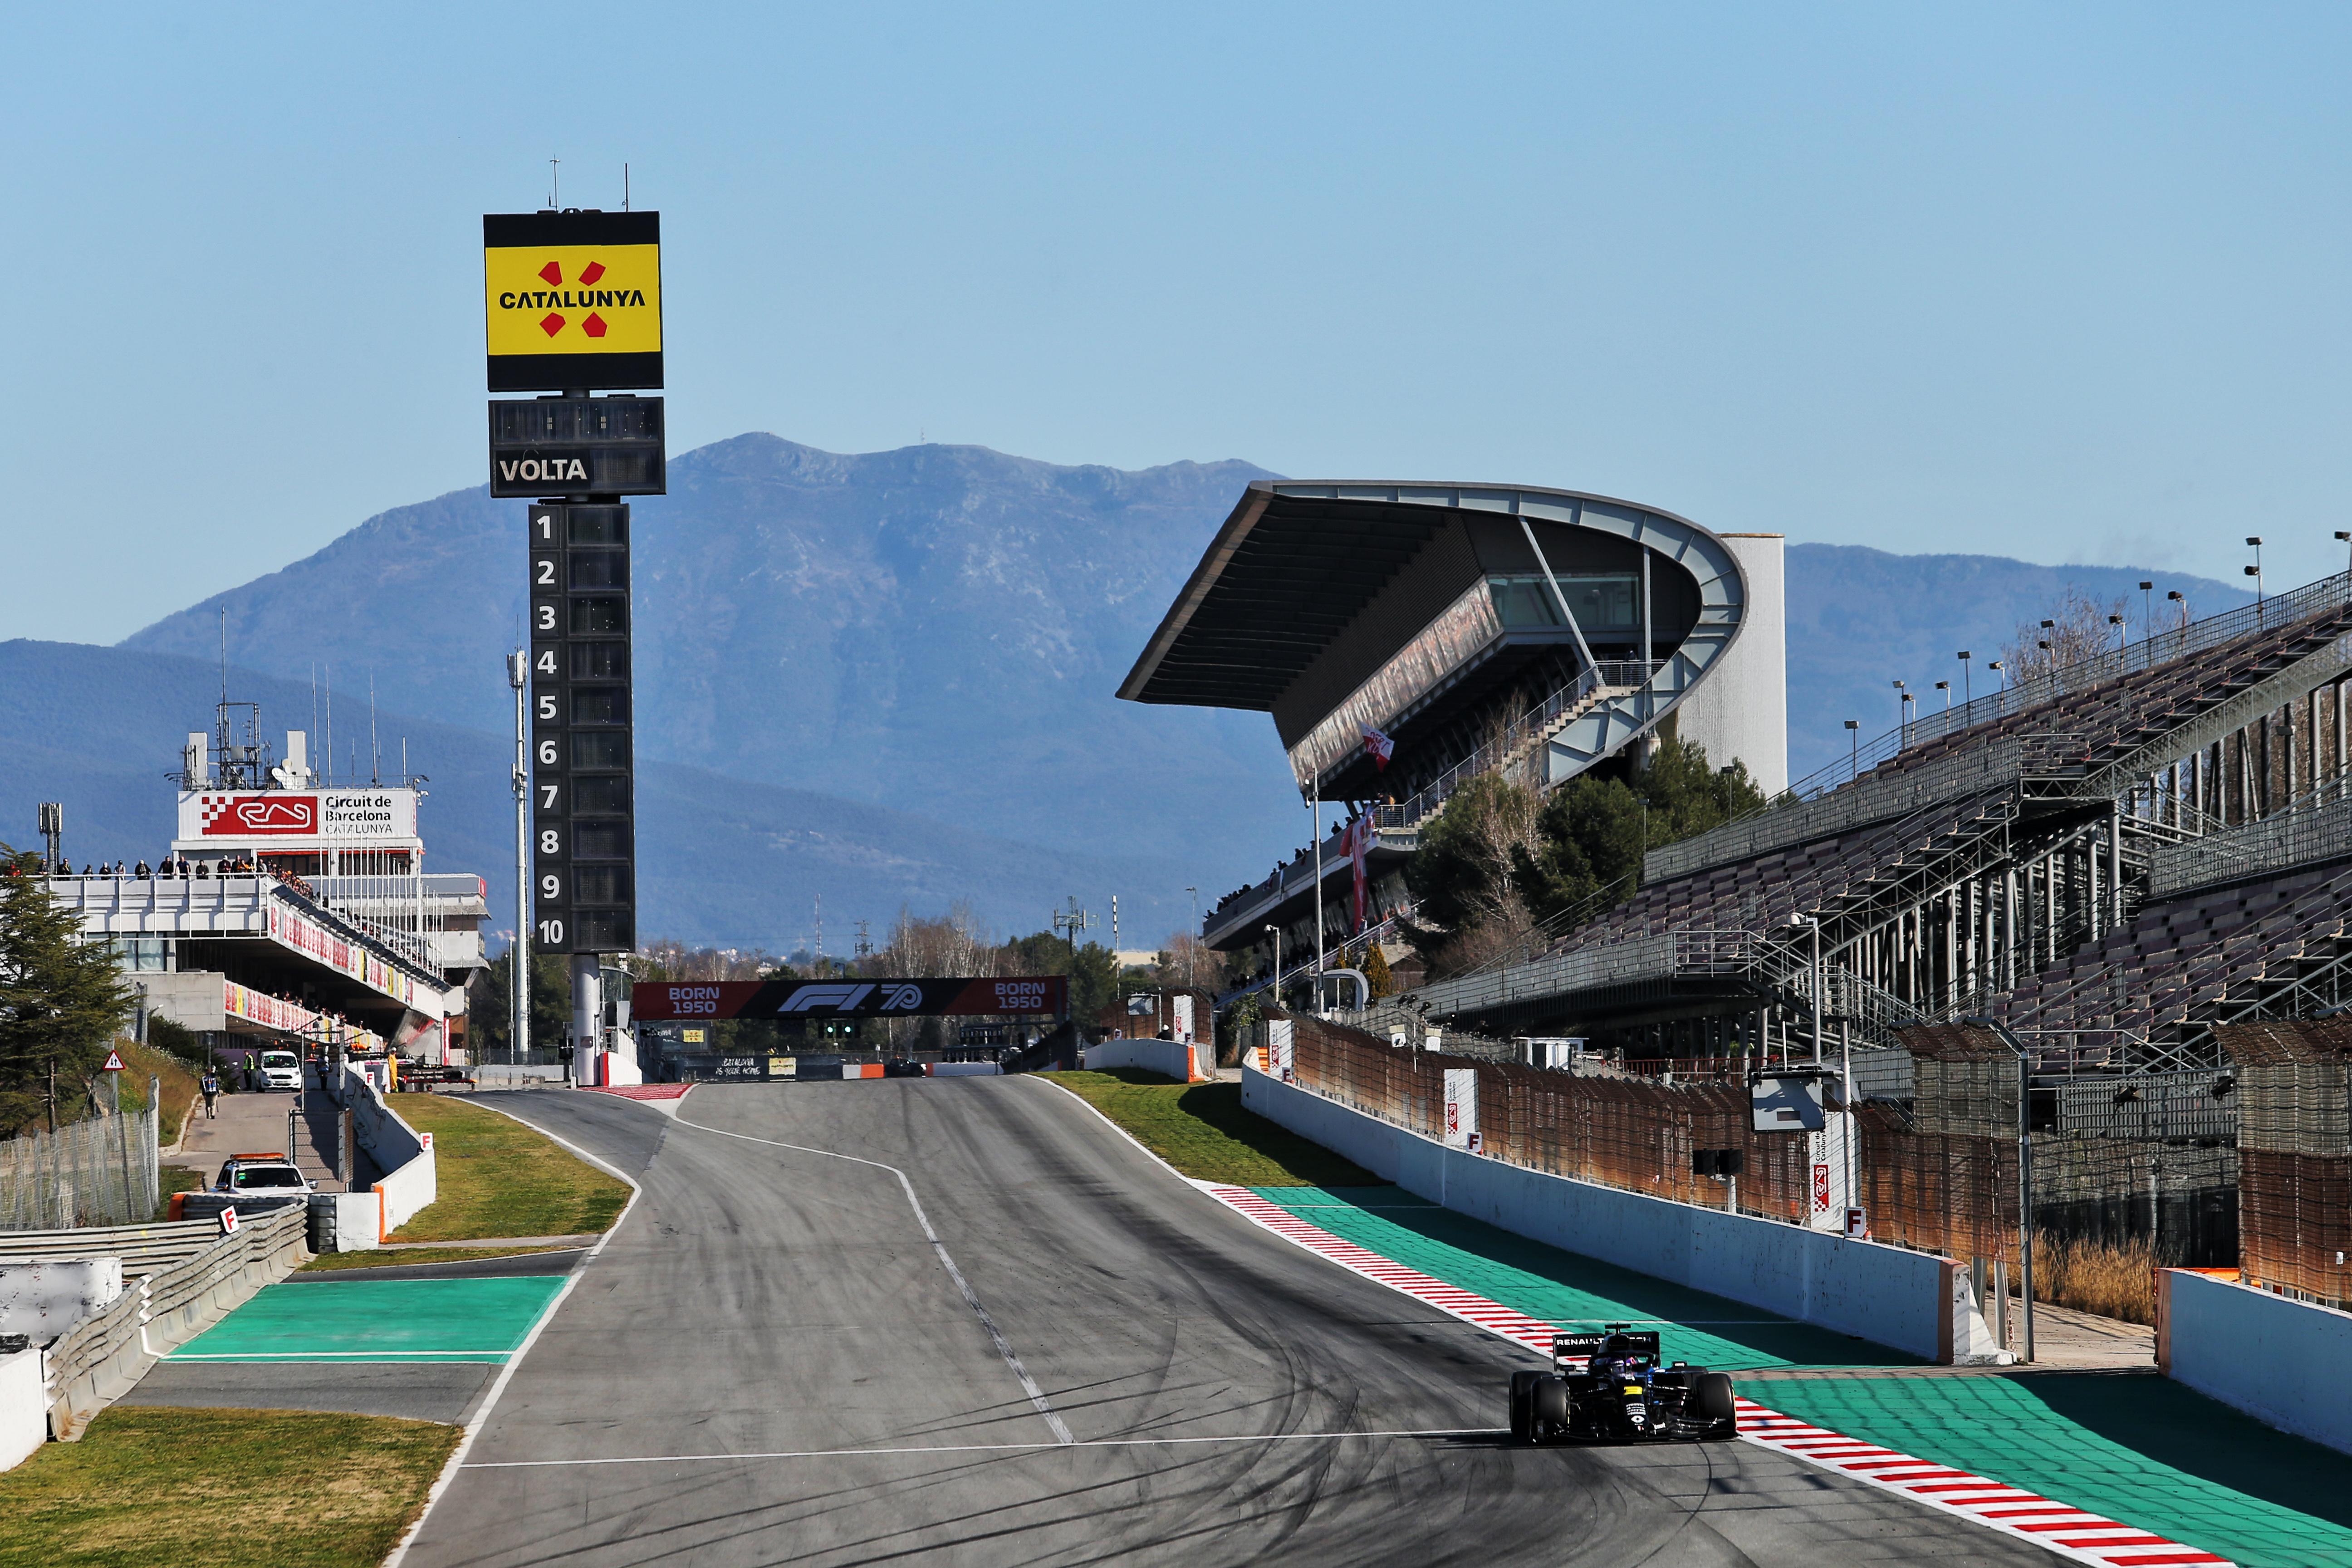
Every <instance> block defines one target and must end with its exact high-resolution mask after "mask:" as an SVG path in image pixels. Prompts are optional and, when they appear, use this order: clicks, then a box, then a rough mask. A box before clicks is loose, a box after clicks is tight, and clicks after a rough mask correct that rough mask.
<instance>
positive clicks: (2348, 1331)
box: [2156, 1268, 2352, 1453]
mask: <svg viewBox="0 0 2352 1568" xmlns="http://www.w3.org/2000/svg"><path fill="white" fill-rule="evenodd" d="M2156 1280H2157V1289H2156V1361H2157V1365H2158V1367H2159V1368H2161V1369H2162V1371H2163V1373H2164V1374H2165V1375H2166V1376H2167V1377H2169V1378H2171V1379H2173V1380H2174V1381H2176V1382H2179V1383H2182V1384H2187V1385H2188V1386H2189V1387H2190V1388H2193V1389H2195V1390H2196V1391H2197V1392H2198V1393H2200V1394H2204V1395H2205V1396H2206V1397H2207V1398H2209V1399H2218V1400H2220V1401H2221V1403H2222V1404H2224V1405H2230V1406H2231V1407H2232V1408H2233V1409H2238V1410H2242V1411H2244V1412H2245V1413H2246V1414H2247V1415H2251V1416H2252V1417H2254V1419H2256V1420H2257V1421H2263V1422H2267V1423H2268V1424H2270V1425H2271V1426H2275V1427H2277V1428H2278V1429H2279V1430H2280V1431H2282V1432H2292V1433H2294V1435H2295V1436H2298V1437H2308V1438H2310V1439H2311V1440H2312V1441H2313V1442H2315V1443H2325V1444H2326V1445H2327V1446H2328V1447H2331V1448H2336V1449H2340V1450H2342V1451H2344V1452H2345V1453H2352V1402H2347V1400H2346V1399H2345V1397H2344V1391H2345V1389H2346V1388H2347V1387H2352V1313H2347V1312H2339V1311H2336V1310H2334V1309H2332V1308H2328V1307H2315V1306H2313V1305H2311V1304H2310V1303H2309V1302H2305V1301H2296V1300H2289V1299H2288V1298H2286V1297H2284V1296H2278V1295H2273V1294H2272V1293H2271V1292H2270V1291H2268V1290H2259V1289H2254V1288H2253V1287H2252V1286H2249V1285H2237V1284H2232V1283H2231V1282H2230V1281H2229V1280H2226V1279H2213V1278H2211V1277H2210V1276H2208V1275H2204V1274H2200V1273H2198V1272H2197V1271H2196V1270H2194V1269H2189V1268H2161V1269H2158V1271H2157V1276H2156Z"/></svg>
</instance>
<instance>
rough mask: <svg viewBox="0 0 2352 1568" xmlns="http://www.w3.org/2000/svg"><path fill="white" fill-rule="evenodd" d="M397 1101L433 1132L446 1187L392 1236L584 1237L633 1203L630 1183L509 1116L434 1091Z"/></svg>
mask: <svg viewBox="0 0 2352 1568" xmlns="http://www.w3.org/2000/svg"><path fill="white" fill-rule="evenodd" d="M393 1106H394V1109H395V1110H398V1111H399V1112H400V1114H401V1115H402V1117H404V1119H405V1120H406V1121H408V1123H409V1124H410V1125H411V1126H413V1127H415V1128H416V1129H417V1130H419V1131H425V1132H430V1133H432V1134H433V1154H434V1175H435V1179H436V1182H438V1184H439V1187H440V1195H439V1196H437V1197H436V1198H435V1199H434V1201H433V1204H432V1205H431V1206H430V1207H428V1208H426V1209H425V1211H424V1212H423V1213H422V1214H419V1215H417V1216H416V1217H415V1219H412V1220H410V1221H409V1222H408V1223H407V1224H406V1225H404V1226H402V1227H401V1228H400V1229H399V1230H398V1231H397V1232H395V1233H394V1236H393V1237H392V1239H393V1240H394V1241H470V1240H473V1239H474V1238H476V1237H500V1236H582V1235H585V1234H587V1233H589V1232H591V1231H602V1230H604V1229H605V1228H607V1227H608V1226H611V1225H612V1223H613V1220H614V1216H616V1215H619V1214H620V1212H621V1208H622V1205H625V1204H626V1203H627V1202H628V1201H629V1189H628V1186H627V1185H626V1184H625V1183H622V1182H619V1181H616V1180H614V1178H613V1177H611V1176H608V1175H606V1174H605V1173H604V1172H602V1171H600V1170H598V1169H597V1168H596V1167H595V1166H593V1165H591V1164H589V1163H587V1162H585V1161H583V1160H579V1159H575V1158H574V1157H572V1155H571V1154H569V1153H567V1152H564V1151H563V1150H562V1148H561V1147H559V1146H558V1145H557V1144H555V1143H554V1142H551V1140H549V1139H548V1138H546V1137H545V1136H543V1135H542V1134H541V1133H539V1132H536V1131H532V1130H531V1129H530V1128H528V1127H526V1126H524V1125H523V1124H522V1123H521V1122H520V1121H515V1120H514V1119H513V1118H511V1117H507V1116H501V1115H499V1113H498V1112H497V1111H495V1110H483V1109H482V1108H481V1107H480V1106H478V1105H467V1103H466V1102H465V1101H463V1100H453V1099H446V1098H444V1097H442V1096H440V1095H432V1094H403V1095H398V1096H395V1097H394V1100H393ZM418 1261H420V1262H421V1261H423V1259H418Z"/></svg>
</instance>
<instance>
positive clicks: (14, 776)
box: [0, 639, 1188, 951]
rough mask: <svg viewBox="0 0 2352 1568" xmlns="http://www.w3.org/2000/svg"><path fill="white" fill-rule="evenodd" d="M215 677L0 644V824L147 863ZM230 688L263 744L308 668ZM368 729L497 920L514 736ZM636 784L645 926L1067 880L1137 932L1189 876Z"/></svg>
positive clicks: (843, 925)
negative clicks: (47, 807)
mask: <svg viewBox="0 0 2352 1568" xmlns="http://www.w3.org/2000/svg"><path fill="white" fill-rule="evenodd" d="M219 681H220V671H219V668H218V666H217V665H216V664H210V663H206V662H205V661H202V660H196V659H185V658H173V657H171V656H167V655H159V654H145V653H135V652H130V651H126V650H122V649H117V648H100V647H86V646H84V645H81V644H77V643H39V642H29V641H25V640H21V639H20V640H17V641H14V642H7V643H0V724H5V727H6V730H7V732H8V733H10V734H12V735H18V736H23V737H26V738H27V740H26V742H20V743H12V744H11V745H9V746H7V747H6V748H5V749H0V839H5V840H7V841H9V842H12V843H15V844H18V845H25V844H31V843H36V842H37V838H38V836H37V834H36V833H35V832H34V826H35V813H34V809H33V808H34V805H35V803H37V802H38V801H44V800H57V801H62V802H64V803H65V804H66V848H67V852H68V854H69V855H71V856H72V857H73V858H74V860H75V861H76V863H77V864H79V863H82V862H88V861H95V860H100V859H106V860H113V859H117V858H120V859H121V860H123V861H125V862H131V861H136V860H139V859H142V858H144V859H147V860H150V861H152V860H154V859H155V858H157V857H158V856H160V855H161V854H162V853H163V849H164V847H165V846H166V845H167V844H168V843H169V842H170V840H171V837H172V831H173V785H172V784H169V783H167V782H166V781H165V779H164V777H163V775H164V773H167V772H169V771H171V770H173V769H175V768H176V767H177V766H178V765H179V749H180V742H181V741H182V739H183V737H184V735H185V734H186V732H187V731H190V730H193V729H209V728H210V727H211V723H212V716H213V704H214V702H215V700H217V699H218V696H219ZM230 690H231V695H233V696H235V697H236V698H238V699H239V700H247V701H258V702H259V703H260V704H261V707H262V721H263V727H264V731H265V733H267V734H268V735H269V736H270V737H271V740H272V742H273V744H276V743H280V742H282V737H283V733H284V731H286V730H287V729H288V728H289V727H292V728H304V727H307V725H308V724H309V721H310V687H309V685H308V683H307V682H304V683H296V682H291V681H284V680H279V679H274V678H272V677H269V676H266V675H261V674H258V673H256V672H252V671H248V670H242V669H233V670H232V671H231V672H230ZM336 707H337V718H338V720H339V721H340V720H343V718H344V715H345V714H347V713H348V714H351V715H352V716H353V718H352V721H349V722H350V723H351V724H352V727H354V728H357V729H359V730H360V732H361V733H362V734H364V732H365V731H364V724H365V711H366V710H365V706H364V699H363V698H362V699H360V700H354V699H353V697H352V693H350V692H349V691H344V692H342V693H340V694H339V695H338V698H337V702H336ZM378 730H379V732H380V734H381V735H382V737H383V743H384V751H385V754H386V756H387V757H388V758H396V757H397V755H398V752H399V746H400V741H401V739H402V738H403V737H405V738H406V740H407V742H408V749H409V757H410V760H411V763H412V765H413V766H415V768H416V770H417V771H418V772H420V773H424V774H425V775H427V777H428V779H429V780H430V782H429V783H428V784H426V785H425V789H426V791H427V798H426V799H425V803H424V805H423V807H422V811H421V816H422V827H423V831H424V834H425V846H426V868H427V869H429V870H436V871H473V872H478V873H480V874H482V875H483V876H484V877H486V878H487V879H488V882H489V888H490V899H491V905H492V907H493V909H495V910H498V911H499V912H498V923H499V925H501V926H505V925H509V924H510V923H511V921H512V907H513V900H512V898H511V896H510V894H509V889H510V888H511V886H512V881H513V870H512V868H513V864H514V840H513V821H514V818H513V805H512V797H511V795H509V786H508V770H509V767H510V766H511V765H512V759H513V749H512V744H513V743H512V742H510V741H509V740H507V739H505V738H503V737H500V736H496V735H490V734H486V733H484V732H482V731H477V730H468V729H465V728H462V727H459V726H457V725H450V724H441V723H436V722H433V721H427V720H421V719H418V718H415V717H414V716H413V715H404V714H400V713H396V712H391V711H383V712H380V713H379V715H378ZM362 751H364V747H362ZM394 765H395V766H396V763H394ZM640 789H641V797H642V803H641V805H640V808H639V811H638V818H637V820H638V825H639V831H640V834H641V839H640V846H639V866H640V874H641V878H642V881H643V894H642V897H643V903H642V905H641V910H640V923H641V926H642V929H643V932H644V934H645V935H646V936H647V937H651V936H656V935H667V936H677V937H679V938H681V939H683V940H687V941H691V942H717V943H719V944H722V945H743V946H748V945H751V944H754V943H764V944H765V945H767V946H768V947H770V948H771V949H781V948H783V947H786V946H789V945H794V944H798V943H800V942H805V941H807V940H808V939H809V937H810V936H811V934H812V931H811V929H810V928H811V924H812V921H811V916H812V906H813V903H814V900H815V898H816V896H817V895H819V894H822V895H823V896H824V910H825V914H824V919H825V930H826V932H827V938H826V942H827V946H828V948H829V949H831V950H834V951H845V950H846V946H847V933H848V932H849V931H851V929H852V928H851V922H852V921H856V920H859V919H864V920H867V921H873V922H874V924H875V928H876V930H877V931H880V930H881V929H883V928H884V927H885V926H887V923H888V921H889V920H890V918H891V917H892V916H894V915H895V914H897V912H898V908H899V905H900V904H901V903H908V904H911V905H912V906H913V907H914V908H915V909H916V910H918V911H919V912H921V911H935V910H940V909H942V908H944V907H945V906H946V905H947V903H948V902H949V901H950V900H953V899H959V898H962V899H969V900H971V902H972V903H973V905H974V906H975V907H976V908H978V910H980V911H981V913H982V917H983V918H984V919H986V920H988V921H992V923H994V924H996V925H997V926H999V927H1000V928H1001V929H1003V930H1007V931H1014V930H1017V931H1037V930H1041V929H1043V928H1044V927H1045V922H1046V920H1047V918H1048V914H1049V911H1050V910H1051V909H1052V907H1053V906H1054V905H1055V904H1057V903H1059V902H1060V901H1061V900H1063V899H1064V898H1065V897H1066V896H1068V895H1071V894H1076V896H1077V897H1078V899H1079V900H1081V902H1083V903H1085V904H1086V905H1087V906H1088V907H1090V908H1092V909H1095V910H1097V911H1102V912H1107V911H1108V907H1109V895H1110V894H1112V893H1114V892H1116V893H1118V895H1119V896H1120V898H1119V902H1120V905H1121V909H1122V913H1123V914H1125V915H1126V916H1127V921H1126V923H1125V925H1124V929H1123V931H1122V935H1125V936H1130V937H1136V938H1139V939H1140V940H1141V941H1143V942H1158V941H1160V939H1161V938H1162V937H1164V936H1166V935H1167V934H1168V932H1169V931H1171V930H1174V929H1176V928H1177V927H1180V926H1181V925H1182V924H1183V923H1184V921H1185V919H1186V918H1187V910H1188V900H1186V898H1185V895H1184V891H1183V886H1184V882H1185V881H1186V878H1185V877H1184V876H1183V875H1182V874H1181V870H1180V868H1178V867H1177V866H1175V865H1173V864H1171V863H1169V862H1167V861H1164V860H1158V859H1153V858H1148V857H1143V856H1125V857H1111V856H1082V855H1074V854H1071V853H1069V852H1068V851H1066V850H1062V849H1055V848H1047V847H1038V846H1035V845H1031V844H1024V843H1018V842H1014V841H1011V840H1007V839H1003V838H998V837H991V836H989V835H986V834H982V833H978V832H974V831H972V830H971V829H970V828H968V827H964V826H958V825H955V824H951V823H945V822H940V821H937V820H933V819H929V818H925V817H920V816H913V815H911V814H908V813H905V812H898V811H892V810H888V809H886V808H883V807H877V806H873V805H864V804H860V803H857V802H854V801H845V800H839V799H835V798H833V797H830V796H826V795H816V794H813V793H811V792H808V791H803V790H793V789H785V788H781V787H777V786H773V785H763V784H746V783H744V782H743V781H741V780H738V779H730V778H723V777H720V776H719V775H717V774H714V773H709V772H708V771H706V770H703V769H700V768H691V767H686V766H681V765H678V764H675V763H652V764H649V765H648V766H647V767H646V768H645V769H644V770H643V773H642V774H641V780H640ZM1106 934H1108V932H1107V931H1106Z"/></svg>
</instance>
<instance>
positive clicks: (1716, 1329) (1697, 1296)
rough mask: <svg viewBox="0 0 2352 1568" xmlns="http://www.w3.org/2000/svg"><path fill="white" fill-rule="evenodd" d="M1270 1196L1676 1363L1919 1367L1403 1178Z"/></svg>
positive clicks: (1415, 1261) (1362, 1240) (1565, 1323)
mask: <svg viewBox="0 0 2352 1568" xmlns="http://www.w3.org/2000/svg"><path fill="white" fill-rule="evenodd" d="M1254 1190H1255V1192H1256V1194H1257V1195H1258V1196H1259V1197H1262V1198H1264V1199H1265V1200H1266V1201H1267V1202H1268V1203H1271V1204H1276V1205H1280V1206H1281V1207H1284V1208H1286V1209H1289V1210H1290V1211H1291V1212H1293V1213H1294V1214H1296V1215H1298V1217H1299V1218H1301V1219H1303V1220H1305V1221H1307V1223H1308V1224H1310V1225H1317V1226H1322V1227H1323V1228H1324V1229H1325V1230H1328V1231H1329V1232H1330V1233H1331V1234H1332V1235H1334V1236H1337V1237H1344V1238H1345V1239H1347V1240H1349V1241H1352V1242H1354V1243H1355V1244H1356V1245H1357V1246H1359V1247H1365V1248H1367V1249H1369V1250H1370V1251H1373V1252H1377V1253H1379V1254H1380V1255H1381V1257H1383V1258H1394V1259H1395V1260H1396V1261H1397V1262H1399V1263H1402V1264H1405V1265H1407V1266H1408V1267H1411V1268H1418V1269H1420V1270H1421V1271H1422V1272H1423V1273H1424V1274H1427V1275H1430V1276H1432V1277H1433V1278H1435V1279H1443V1280H1445V1281H1446V1282H1448V1283H1449V1284H1453V1285H1458V1286H1460V1287H1461V1288H1462V1289H1465V1290H1474V1291H1475V1292H1477V1293H1478V1294H1479V1295H1481V1296H1484V1297H1486V1299H1487V1300H1492V1301H1499V1302H1500V1303H1502V1304H1503V1305H1504V1306H1506V1307H1509V1308H1511V1309H1512V1310H1515V1311H1520V1312H1525V1313H1526V1314H1527V1315H1528V1317H1530V1318H1537V1319H1540V1320H1542V1321H1545V1322H1549V1323H1554V1324H1557V1325H1559V1327H1561V1328H1563V1329H1568V1328H1582V1327H1592V1328H1597V1327H1599V1326H1600V1325H1601V1324H1602V1323H1605V1322H1607V1323H1613V1322H1628V1321H1631V1322H1634V1323H1637V1324H1638V1325H1639V1326H1641V1327H1643V1328H1654V1329H1656V1330H1657V1331H1658V1332H1659V1334H1660V1335H1661V1337H1662V1338H1661V1342H1662V1348H1663V1350H1664V1353H1665V1355H1666V1356H1667V1358H1668V1359H1669V1360H1675V1361H1687V1362H1690V1363H1694V1364H1696V1365H1701V1366H1709V1367H1717V1368H1720V1369H1722V1370H1723V1371H1726V1372H1738V1371H1740V1370H1743V1369H1753V1368H1758V1367H1789V1366H1830V1367H1844V1366H1874V1367H1877V1366H1890V1365H1892V1366H1916V1365H1918V1364H1919V1363H1918V1362H1916V1360H1914V1359H1913V1358H1912V1357H1909V1356H1906V1355H1905V1354H1904V1353H1903V1352H1900V1351H1894V1350H1889V1349H1887V1348H1886V1347H1885V1346H1884V1345H1874V1344H1872V1343H1870V1342H1867V1341H1864V1340H1860V1339H1854V1338H1852V1337H1850V1336H1848V1335H1845V1334H1840V1333H1835V1332H1832V1331H1830V1330H1828V1329H1822V1328H1816V1327H1814V1326H1813V1325H1812V1324H1811V1323H1801V1322H1798V1321H1795V1320H1793V1319H1790V1318H1785V1317H1782V1316H1780V1314H1779V1313H1777V1312H1768V1311H1765V1310H1762V1309H1760V1308H1757V1307H1750V1306H1748V1305H1747V1304H1745V1303H1744V1302H1739V1301H1733V1300H1727V1299H1726V1298H1724V1297H1721V1296H1711V1295H1708V1294H1707V1293H1706V1292H1705V1291H1703V1290H1693V1289H1686V1288H1685V1287H1684V1286H1680V1285H1673V1284H1669V1283H1667V1282H1666V1281H1665V1280H1663V1279H1654V1278H1652V1277H1651V1276H1649V1275H1647V1274H1640V1273H1636V1272H1634V1271H1633V1269H1631V1268H1619V1267H1617V1266H1616V1265H1615V1264H1612V1263H1602V1262H1601V1261H1599V1260H1598V1259H1596V1258H1585V1257H1581V1256H1580V1255H1578V1254H1576V1253H1573V1252H1562V1251H1561V1250H1559V1248H1558V1247H1546V1246H1545V1245H1544V1244H1543V1243H1541V1242H1538V1241H1529V1240H1528V1238H1527V1237H1522V1236H1514V1235H1512V1234H1511V1233H1510V1232H1509V1231H1507V1230H1498V1229H1496V1227H1495V1226H1491V1225H1487V1224H1486V1223H1485V1222H1483V1221H1480V1220H1475V1219H1470V1218H1468V1217H1466V1216H1465V1215H1458V1214H1455V1213H1454V1212H1453V1211H1452V1210H1451V1209H1443V1208H1439V1207H1438V1206H1437V1205H1434V1204H1433V1203H1431V1202H1429V1201H1428V1200H1427V1199H1426V1198H1422V1197H1418V1196H1416V1195H1414V1194H1412V1193H1409V1192H1406V1191H1405V1190H1404V1189H1403V1188H1402V1187H1392V1186H1374V1187H1350V1188H1339V1189H1334V1188H1303V1187H1258V1188H1255V1189H1254Z"/></svg>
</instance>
